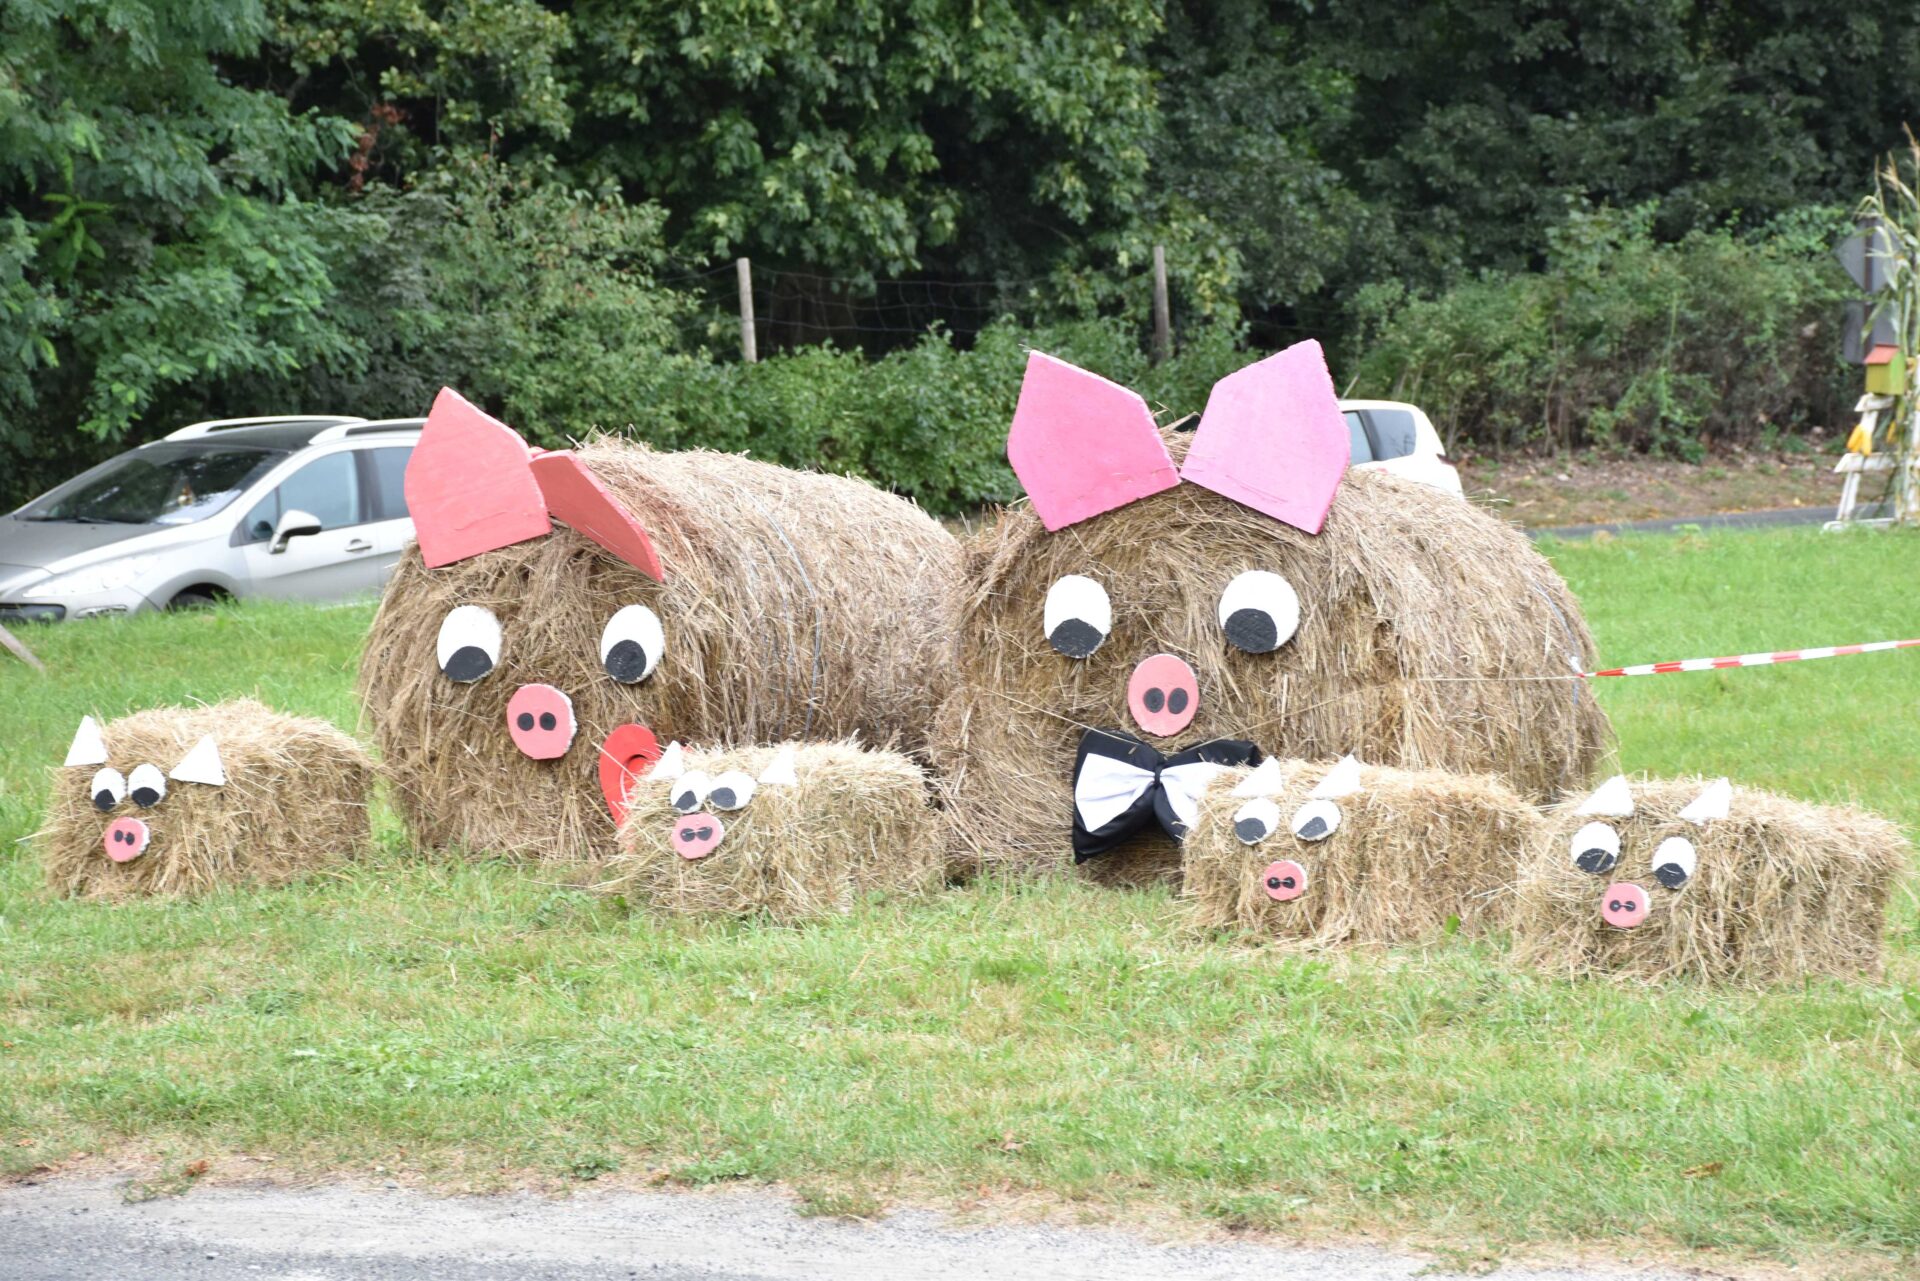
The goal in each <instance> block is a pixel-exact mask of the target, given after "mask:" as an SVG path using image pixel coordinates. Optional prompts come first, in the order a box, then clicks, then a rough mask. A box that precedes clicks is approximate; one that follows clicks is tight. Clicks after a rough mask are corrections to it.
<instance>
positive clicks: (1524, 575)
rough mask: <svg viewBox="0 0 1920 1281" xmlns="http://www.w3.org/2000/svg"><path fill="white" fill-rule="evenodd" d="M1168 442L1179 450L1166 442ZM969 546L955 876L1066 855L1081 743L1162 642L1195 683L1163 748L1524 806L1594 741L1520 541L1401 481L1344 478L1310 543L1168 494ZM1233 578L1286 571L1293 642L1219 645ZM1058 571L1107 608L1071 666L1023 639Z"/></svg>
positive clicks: (1005, 518) (1548, 599)
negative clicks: (1349, 761)
mask: <svg viewBox="0 0 1920 1281" xmlns="http://www.w3.org/2000/svg"><path fill="white" fill-rule="evenodd" d="M1169 447H1170V449H1171V450H1172V451H1173V453H1174V455H1175V457H1176V458H1178V457H1180V456H1181V455H1183V454H1184V451H1185V437H1183V436H1180V435H1178V434H1173V435H1170V436H1169ZM968 550H969V565H970V575H969V577H970V583H969V586H970V594H969V595H968V597H967V599H966V600H965V601H964V603H963V605H962V608H961V614H960V623H959V644H960V660H959V662H960V672H961V677H962V679H961V683H960V685H959V686H958V687H957V689H956V692H955V695H954V697H953V698H952V699H951V700H950V701H949V703H948V705H947V706H946V707H945V708H944V709H943V710H942V714H941V719H940V727H939V730H938V732H937V733H936V735H935V742H934V764H935V767H936V768H937V769H938V770H940V771H941V772H942V774H944V775H945V776H946V777H947V779H948V786H949V787H950V789H951V790H952V792H953V795H954V802H955V814H956V817H957V820H958V822H957V824H956V835H957V840H956V852H955V855H956V857H955V861H956V866H955V869H954V870H955V871H956V872H965V871H967V870H969V869H971V868H973V867H977V866H980V865H989V866H991V865H1011V866H1014V867H1019V868H1037V869H1052V868H1060V867H1064V866H1066V865H1067V863H1068V861H1069V859H1070V857H1071V855H1070V849H1069V843H1068V834H1069V826H1070V822H1071V817H1072V815H1071V809H1070V804H1071V802H1070V796H1071V787H1070V782H1071V779H1070V776H1071V772H1072V765H1073V758H1074V749H1075V747H1076V745H1077V744H1078V742H1079V738H1080V734H1081V731H1082V730H1083V729H1084V728H1087V727H1097V728H1102V729H1126V730H1131V729H1132V728H1133V726H1132V722H1131V720H1130V718H1129V717H1128V714H1127V709H1126V686H1127V677H1128V675H1129V673H1130V672H1131V671H1132V669H1133V667H1134V665H1135V664H1136V663H1138V662H1139V661H1140V660H1141V659H1144V658H1147V657H1148V656H1150V655H1152V654H1156V653H1160V652H1163V651H1164V652H1167V653H1172V654H1176V655H1178V656H1180V657H1182V658H1184V659H1186V660H1187V662H1188V663H1190V664H1191V665H1192V666H1193V668H1194V671H1195V672H1196V674H1197V675H1198V677H1199V681H1200V701H1199V711H1198V714H1197V715H1196V716H1195V718H1194V721H1193V723H1192V725H1191V726H1190V727H1188V728H1187V729H1186V730H1185V731H1184V732H1183V733H1182V734H1181V735H1180V736H1179V740H1178V744H1177V745H1187V744H1192V743H1199V742H1202V741H1205V740H1207V739H1211V738H1220V737H1225V738H1247V739H1251V740H1253V741H1254V742H1255V743H1257V744H1258V745H1259V746H1260V747H1261V748H1262V749H1263V750H1265V751H1266V752H1268V753H1270V754H1273V755H1278V756H1283V757H1295V758H1300V759H1306V760H1313V759H1321V758H1330V757H1338V756H1340V755H1342V754H1344V753H1347V752H1353V753H1355V754H1356V755H1358V756H1359V757H1360V758H1361V759H1363V760H1368V761H1374V762H1379V763H1382V764H1391V765H1398V766H1403V767H1406V768H1418V769H1439V770H1449V771H1452V772H1455V773H1490V774H1497V775H1499V776H1501V777H1503V778H1505V779H1506V780H1507V781H1508V782H1509V783H1511V784H1512V785H1513V786H1514V788H1515V789H1516V790H1518V791H1520V792H1521V793H1523V794H1525V795H1528V796H1530V797H1535V798H1541V799H1544V798H1545V797H1547V796H1549V795H1552V794H1554V793H1556V792H1557V791H1559V790H1561V789H1564V788H1571V787H1575V786H1578V785H1580V784H1582V783H1583V782H1585V780H1586V779H1587V777H1588V775H1589V773H1590V772H1591V770H1592V767H1593V765H1594V763H1595V761H1596V760H1598V758H1599V757H1600V755H1601V754H1602V753H1603V751H1604V750H1605V748H1606V746H1607V743H1608V740H1609V730H1608V726H1607V721H1606V717H1605V715H1604V714H1603V713H1602V712H1601V711H1600V709H1599V706H1598V705H1597V704H1596V703H1595V702H1594V699H1593V696H1592V694H1591V692H1590V691H1589V690H1588V689H1587V688H1586V684H1585V682H1582V681H1579V680H1576V679H1570V677H1571V675H1572V673H1571V671H1570V670H1569V660H1570V659H1574V660H1578V661H1581V662H1586V661H1587V660H1588V659H1589V658H1590V656H1591V644H1592V642H1591V639H1590V637H1589V636H1588V634H1587V629H1586V624H1585V622H1584V620H1583V619H1582V618H1581V615H1580V609H1579V606H1578V604H1577V603H1576V602H1575V601H1574V599H1573V597H1572V594H1571V593H1569V592H1568V590H1567V588H1566V585H1565V583H1563V582H1562V581H1561V579H1560V576H1559V575H1558V574H1557V573H1555V572H1554V570H1553V567H1552V566H1551V565H1549V564H1548V563H1547V561H1546V560H1545V559H1544V558H1543V557H1541V556H1540V555H1539V554H1538V553H1537V552H1535V551H1534V550H1533V548H1532V547H1531V546H1530V545H1529V544H1528V542H1527V539H1526V537H1525V536H1524V535H1523V534H1521V533H1520V532H1519V531H1518V530H1516V529H1513V528H1511V527H1510V526H1508V525H1506V524H1504V523H1503V522H1501V521H1500V520H1498V519H1496V518H1495V517H1493V516H1491V515H1489V514H1488V513H1486V512H1484V511H1482V510H1480V509H1478V508H1475V507H1472V506H1470V505H1469V504H1467V503H1463V502H1461V501H1460V500H1459V499H1457V498H1453V497H1450V496H1448V495H1446V494H1442V493H1439V492H1437V491H1435V490H1433V489H1430V488H1428V487H1426V486H1422V485H1418V484H1415V483H1413V482H1411V481H1405V480H1401V479H1399V478H1397V477H1392V476H1384V475H1381V474H1379V473H1377V472H1352V473H1349V475H1348V477H1347V479H1346V481H1345V483H1344V484H1343V485H1342V486H1341V488H1340V494H1339V497H1338V498H1336V499H1335V501H1334V504H1333V511H1332V513H1331V514H1330V515H1329V517H1328V520H1327V524H1326V528H1325V529H1324V530H1323V531H1322V533H1321V534H1320V535H1319V536H1317V537H1314V536H1309V535H1307V534H1303V533H1300V532H1299V531H1298V530H1295V529H1292V528H1290V527H1288V526H1285V525H1282V524H1280V523H1279V522H1278V521H1275V520H1272V519H1269V518H1268V517H1266V516H1263V515H1261V514H1260V513H1259V512H1256V511H1252V510H1250V509H1249V508H1246V507H1243V506H1241V505H1240V504H1238V503H1235V502H1232V501H1231V500H1229V499H1226V498H1222V497H1220V496H1219V495H1217V494H1214V493H1212V492H1210V491H1208V490H1205V489H1202V488H1200V487H1199V486H1197V485H1191V484H1183V485H1180V486H1178V487H1176V488H1174V489H1171V490H1168V491H1166V492H1163V493H1160V494H1156V495H1154V496H1153V497H1151V498H1147V499H1145V500H1142V501H1140V502H1135V503H1132V504H1129V505H1128V506H1126V507H1123V508H1121V509H1119V510H1118V511H1114V512H1109V513H1107V514H1106V515H1102V516H1096V517H1094V518H1093V519H1092V520H1088V521H1085V522H1082V523H1080V524H1078V525H1073V526H1069V527H1068V528H1066V529H1063V530H1060V531H1059V532H1057V533H1051V534H1050V533H1048V532H1046V530H1045V529H1044V528H1043V527H1042V525H1041V524H1040V521H1039V518H1038V517H1036V516H1035V515H1034V514H1033V511H1032V510H1031V509H1030V508H1029V507H1027V506H1026V505H1024V504H1023V505H1020V506H1017V507H1013V508H1010V509H1008V510H1007V511H1005V512H1004V513H1002V515H1001V517H1000V519H999V521H998V522H997V523H996V524H995V525H994V526H992V527H991V528H989V529H987V530H985V531H984V532H983V533H982V534H981V535H980V536H979V537H978V538H977V539H976V540H975V542H974V543H973V544H972V545H971V546H970V547H969V549H968ZM1250 569H1264V570H1271V571H1274V572H1277V573H1279V574H1281V575H1283V576H1285V577H1286V578H1287V580H1288V581H1289V582H1290V583H1291V584H1292V585H1293V587H1294V589H1295V591H1296V592H1297V593H1298V594H1299V597H1300V609H1301V622H1300V628H1299V631H1298V633H1297V634H1296V635H1295V636H1294V638H1293V639H1292V640H1291V641H1290V642H1288V643H1287V644H1286V645H1284V646H1282V647H1281V648H1280V650H1279V651H1278V652H1276V653H1272V654H1247V653H1243V652H1242V651H1240V650H1238V649H1235V648H1233V647H1232V646H1230V645H1228V643H1227V642H1226V640H1225V639H1224V638H1223V636H1222V632H1221V627H1220V621H1219V616H1218V612H1217V611H1218V604H1219V600H1220V594H1221V592H1222V590H1223V589H1224V588H1225V587H1226V586H1227V584H1228V582H1229V581H1230V580H1231V579H1232V578H1233V577H1234V576H1235V575H1237V574H1239V573H1240V572H1242V571H1243V570H1250ZM1064 574H1085V575H1088V576H1090V577H1092V578H1094V579H1096V580H1097V581H1098V582H1100V583H1101V584H1102V585H1103V586H1104V587H1105V588H1106V590H1107V593H1108V595H1109V596H1110V598H1111V600H1112V604H1113V631H1112V634H1111V635H1110V636H1109V637H1108V639H1107V641H1106V643H1105V644H1104V645H1102V646H1101V648H1100V649H1099V650H1098V651H1097V652H1095V653H1094V655H1093V656H1092V657H1091V658H1088V659H1082V660H1075V659H1071V658H1066V657H1063V656H1062V655H1060V654H1058V653H1056V652H1055V651H1054V650H1053V649H1052V648H1051V647H1050V646H1049V645H1048V643H1047V639H1046V637H1045V636H1044V635H1043V634H1042V625H1041V608H1042V604H1043V602H1044V601H1045V599H1046V594H1047V589H1048V587H1049V586H1051V585H1052V583H1053V582H1054V581H1055V580H1056V579H1058V578H1060V577H1061V576H1062V575H1064ZM1543 678H1544V679H1543ZM1155 745H1156V746H1158V747H1160V748H1161V749H1162V750H1168V749H1169V747H1170V745H1169V744H1168V743H1165V742H1156V744H1155ZM1140 844H1141V843H1138V842H1136V847H1138V846H1140ZM1150 844H1151V843H1150ZM1132 861H1133V859H1132V858H1131V856H1130V854H1129V851H1126V850H1122V851H1116V852H1115V853H1114V854H1112V855H1109V856H1107V857H1106V858H1104V859H1101V860H1098V861H1097V862H1095V863H1093V864H1089V865H1088V866H1089V867H1091V868H1095V869H1098V871H1099V873H1100V874H1102V875H1106V876H1114V877H1118V878H1121V879H1132V878H1133V875H1132V874H1133V872H1135V871H1137V869H1130V868H1129V866H1128V864H1129V863H1130V862H1132Z"/></svg>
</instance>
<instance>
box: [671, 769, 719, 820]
mask: <svg viewBox="0 0 1920 1281" xmlns="http://www.w3.org/2000/svg"><path fill="white" fill-rule="evenodd" d="M672 786H673V808H675V809H677V810H679V811H680V812H681V813H682V814H691V813H693V812H694V811H695V810H697V809H699V808H700V807H701V806H702V805H705V804H706V803H707V790H708V789H709V788H710V787H711V786H712V784H711V783H710V782H708V780H707V776H706V775H705V774H703V773H701V772H700V771H699V770H689V771H688V772H687V773H685V774H682V775H681V776H680V777H679V778H676V779H674V780H673V785H672Z"/></svg>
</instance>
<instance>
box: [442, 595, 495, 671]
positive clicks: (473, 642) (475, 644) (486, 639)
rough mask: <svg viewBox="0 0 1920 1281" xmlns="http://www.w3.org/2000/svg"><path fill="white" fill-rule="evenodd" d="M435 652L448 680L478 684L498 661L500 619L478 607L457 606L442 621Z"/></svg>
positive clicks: (487, 610)
mask: <svg viewBox="0 0 1920 1281" xmlns="http://www.w3.org/2000/svg"><path fill="white" fill-rule="evenodd" d="M434 650H435V654H436V656H437V657H438V658H439V660H440V670H441V671H443V672H445V673H446V674H447V679H448V680H450V681H458V682H460V683H461V684H462V685H466V684H470V683H471V682H473V681H477V680H479V679H480V678H481V677H482V676H485V675H486V674H487V673H488V672H490V671H492V670H493V669H494V667H495V665H496V664H498V663H499V662H500V620H499V619H497V618H495V617H494V616H493V611H492V610H490V609H484V608H482V607H481V606H479V605H459V606H456V607H454V608H453V609H451V610H449V611H448V612H447V616H446V618H445V619H443V620H442V621H441V623H440V639H439V641H438V643H437V644H436V645H435V646H434Z"/></svg>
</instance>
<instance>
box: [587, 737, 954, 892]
mask: <svg viewBox="0 0 1920 1281" xmlns="http://www.w3.org/2000/svg"><path fill="white" fill-rule="evenodd" d="M773 754H774V749H773V748H766V747H758V748H745V749H741V750H737V751H727V752H689V753H687V767H688V768H689V769H690V770H701V771H704V772H705V773H706V774H707V775H708V776H709V777H717V776H718V775H719V774H721V773H723V772H725V771H727V770H744V771H746V772H747V773H748V774H750V775H752V776H754V777H756V778H757V777H759V774H760V771H761V770H763V769H765V768H766V765H767V762H768V761H769V760H771V759H772V757H773ZM794 772H795V775H796V777H797V778H798V779H799V782H798V783H792V784H785V785H778V786H775V785H762V786H761V787H759V788H758V789H757V790H756V791H755V792H754V795H753V799H752V800H750V801H748V802H747V804H746V806H745V807H744V808H742V809H739V810H734V811H731V812H725V811H720V812H718V817H719V818H720V819H721V821H722V822H724V823H725V825H726V834H725V835H724V836H723V837H722V839H721V841H720V845H719V848H717V849H716V850H714V851H713V853H711V854H709V855H708V856H707V857H705V858H702V859H696V860H689V859H684V858H681V857H680V856H679V855H678V854H677V853H675V852H674V850H673V848H672V846H671V845H670V844H669V835H670V833H671V832H672V831H673V829H674V828H675V827H676V826H681V825H683V819H682V816H681V815H680V814H679V813H677V812H676V811H675V810H674V808H673V805H672V800H671V795H670V793H671V792H672V790H673V785H672V784H668V783H657V782H655V783H649V782H647V781H645V780H643V781H642V782H641V783H640V784H639V786H638V787H637V788H636V790H635V792H634V793H633V797H632V808H631V810H630V811H629V812H628V815H627V821H626V822H625V823H624V824H622V825H621V828H620V853H618V854H616V855H615V856H614V858H613V859H612V861H611V863H610V864H609V866H608V869H607V871H608V874H609V875H608V878H607V880H606V881H605V882H604V883H603V884H602V885H601V886H600V887H599V888H600V889H601V890H602V891H604V892H606V893H612V894H620V895H623V896H625V897H626V899H627V900H628V901H629V902H631V903H634V904H636V905H641V906H646V907H650V908H653V909H655V910H658V911H662V912H669V913H676V914H688V915H712V916H757V915H763V916H766V917H768V918H769V919H772V920H775V921H783V922H784V921H797V920H803V919H806V918H808V917H817V916H824V915H827V914H829V913H834V912H845V911H847V910H848V909H849V908H850V907H852V906H853V904H854V903H855V902H856V901H857V900H859V899H861V898H864V897H867V896H869V895H878V894H889V895H900V894H922V893H927V892H929V891H931V890H934V889H936V888H938V887H939V885H940V884H941V881H942V875H941V872H942V866H943V857H944V855H943V846H942V839H943V836H944V828H943V827H942V825H941V824H940V822H939V820H938V818H937V816H936V815H935V813H934V811H933V809H932V806H931V804H930V797H929V793H928V791H927V781H926V776H925V775H924V774H923V773H922V772H921V770H920V768H919V767H918V766H916V765H915V764H914V763H913V762H912V761H910V760H908V759H907V758H906V757H904V756H901V755H899V754H898V753H895V752H881V751H863V750H862V749H860V748H858V747H855V746H853V745H852V744H849V743H815V744H810V745H806V746H801V747H798V748H797V751H796V760H795V766H794Z"/></svg>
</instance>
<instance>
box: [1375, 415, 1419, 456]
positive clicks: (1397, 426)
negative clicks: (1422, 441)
mask: <svg viewBox="0 0 1920 1281" xmlns="http://www.w3.org/2000/svg"><path fill="white" fill-rule="evenodd" d="M1367 418H1368V419H1369V420H1370V421H1369V425H1370V426H1371V427H1372V428H1373V443H1374V446H1375V449H1374V457H1376V458H1381V459H1386V458H1405V457H1406V456H1407V455H1408V454H1411V453H1412V452H1413V449H1414V445H1415V443H1416V442H1417V441H1418V440H1419V433H1418V429H1417V427H1416V426H1415V424H1414V420H1413V415H1412V414H1410V413H1408V412H1407V411H1406V410H1404V409H1369V410H1368V411H1367Z"/></svg>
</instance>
